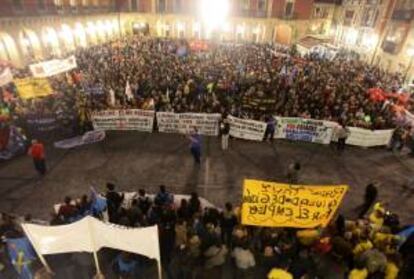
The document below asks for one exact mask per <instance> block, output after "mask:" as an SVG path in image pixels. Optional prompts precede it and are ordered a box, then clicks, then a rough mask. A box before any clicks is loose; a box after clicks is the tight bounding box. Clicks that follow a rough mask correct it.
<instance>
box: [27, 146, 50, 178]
mask: <svg viewBox="0 0 414 279" xmlns="http://www.w3.org/2000/svg"><path fill="white" fill-rule="evenodd" d="M27 154H28V155H29V156H30V157H32V158H33V164H34V167H35V169H36V171H37V172H38V173H39V174H40V175H42V176H43V175H45V174H46V160H45V147H44V145H43V143H41V142H39V141H37V140H35V139H34V140H32V145H31V146H30V148H29V151H28V152H27Z"/></svg>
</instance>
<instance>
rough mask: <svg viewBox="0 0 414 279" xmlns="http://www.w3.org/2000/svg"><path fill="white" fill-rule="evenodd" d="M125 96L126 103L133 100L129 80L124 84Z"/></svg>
mask: <svg viewBox="0 0 414 279" xmlns="http://www.w3.org/2000/svg"><path fill="white" fill-rule="evenodd" d="M125 95H126V96H127V99H128V101H131V100H133V99H134V95H132V90H131V86H130V85H129V80H128V81H127V83H126V86H125Z"/></svg>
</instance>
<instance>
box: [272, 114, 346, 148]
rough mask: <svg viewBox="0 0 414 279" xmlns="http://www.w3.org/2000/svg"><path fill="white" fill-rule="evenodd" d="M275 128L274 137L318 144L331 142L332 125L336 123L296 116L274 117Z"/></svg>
mask: <svg viewBox="0 0 414 279" xmlns="http://www.w3.org/2000/svg"><path fill="white" fill-rule="evenodd" d="M275 118H276V119H277V128H276V131H275V138H281V139H289V140H297V141H307V142H313V143H320V144H329V143H330V142H331V138H332V134H333V130H334V127H335V126H337V125H338V124H337V123H335V122H330V121H322V120H315V119H305V118H297V117H275Z"/></svg>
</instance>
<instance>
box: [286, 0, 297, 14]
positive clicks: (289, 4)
mask: <svg viewBox="0 0 414 279" xmlns="http://www.w3.org/2000/svg"><path fill="white" fill-rule="evenodd" d="M294 7H295V3H294V2H292V1H289V2H287V3H286V6H285V17H287V18H290V17H292V15H293V9H294Z"/></svg>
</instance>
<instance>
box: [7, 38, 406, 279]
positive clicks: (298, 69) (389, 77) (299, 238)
mask: <svg viewBox="0 0 414 279" xmlns="http://www.w3.org/2000/svg"><path fill="white" fill-rule="evenodd" d="M74 54H75V56H76V61H77V64H78V67H77V68H76V69H74V70H73V71H71V72H68V73H65V74H60V75H56V76H53V77H49V78H48V80H49V82H50V83H51V86H52V88H53V89H54V92H55V94H53V95H50V96H47V97H43V98H39V99H29V100H24V99H21V98H20V97H19V94H18V92H17V88H16V86H15V85H14V84H13V83H10V84H8V85H5V86H2V87H0V124H1V126H0V131H1V130H2V129H4V127H9V126H17V127H21V128H22V129H23V130H24V131H25V132H26V133H28V134H29V138H34V137H38V136H39V135H40V136H42V135H43V134H44V133H45V132H47V131H48V129H55V128H60V127H67V128H68V129H69V130H70V131H71V132H72V133H82V132H84V131H86V130H88V129H90V113H91V111H93V110H103V109H117V108H139V109H149V110H156V111H171V112H205V113H222V114H223V115H226V114H231V115H234V116H237V117H241V118H249V119H256V120H262V121H266V122H267V123H268V122H269V121H270V122H271V121H272V120H271V119H272V118H269V116H273V115H276V116H291V117H303V118H313V119H322V120H331V121H335V122H338V123H340V124H341V125H343V126H346V125H348V126H356V127H363V128H368V129H386V128H394V127H395V125H396V124H395V108H394V107H393V99H392V98H391V99H390V100H387V101H381V102H377V101H375V100H373V99H372V92H370V89H372V88H380V89H381V90H382V91H384V92H390V94H399V92H400V91H401V88H402V85H403V78H402V76H401V75H400V74H399V73H389V72H386V71H384V70H381V69H380V68H378V67H376V66H372V65H368V64H367V63H365V62H362V61H359V60H355V59H349V57H347V56H346V55H339V56H337V57H336V58H335V59H333V60H326V59H320V58H318V57H317V56H313V55H308V56H305V57H301V56H299V55H297V53H296V52H295V50H294V49H288V48H285V47H276V46H273V45H270V44H264V45H258V44H213V43H211V44H210V45H209V49H208V50H207V51H201V50H195V49H191V47H190V45H189V43H188V42H187V41H185V40H173V39H159V38H149V37H141V36H135V37H128V38H122V39H118V40H116V41H112V42H108V43H105V44H103V45H99V46H93V47H90V48H87V49H78V50H76V52H75V53H74ZM13 73H14V77H15V78H23V77H28V76H30V74H29V72H28V71H27V70H17V69H13ZM399 105H401V104H399ZM403 107H404V108H405V109H407V110H408V111H410V110H412V108H413V107H412V101H411V99H406V100H404V102H403ZM50 115H52V116H50ZM49 116H50V117H49ZM47 117H49V118H52V119H54V121H55V122H56V124H55V125H50V122H47V124H48V125H47V126H44V127H43V128H42V129H40V130H39V127H40V126H41V124H42V123H43V124H44V122H41V121H39V122H36V121H35V120H36V119H38V118H40V119H45V118H47ZM269 119H270V120H269ZM31 123H35V125H30V124H31ZM268 124H269V123H268ZM270 124H272V123H270ZM272 125H273V126H274V125H275V124H274V123H273V124H272ZM405 125H406V124H404V125H403V126H402V127H400V128H399V129H397V132H396V135H395V137H394V138H393V142H392V147H395V148H397V149H399V148H401V146H403V144H404V141H405V140H406V139H409V138H410V137H413V135H412V132H411V127H410V126H405ZM228 129H229V127H228V124H227V123H224V125H223V130H225V131H226V135H228ZM272 132H273V133H274V130H273V131H272V130H267V132H266V138H267V137H268V136H270V138H272V136H271V135H272ZM36 133H37V134H36ZM344 138H345V137H344ZM227 140H228V138H224V139H223V146H224V147H223V148H224V149H225V148H227V145H228V142H227ZM191 142H192V146H191V148H192V149H191V151H192V153H193V156H194V158H195V161H196V162H197V160H198V161H199V160H200V159H199V157H200V154H199V152H200V150H199V149H200V146H199V145H200V144H199V140H198V138H194V137H193V138H191ZM0 143H1V141H0ZM34 143H35V144H36V142H34ZM3 148H4V146H2V145H0V152H1V151H2V149H3ZM35 151H36V150H33V149H32V150H30V152H31V154H32V156H33V157H34V158H35V156H34V155H35V153H36V154H38V156H37V155H36V156H37V157H38V158H37V159H38V161H39V162H38V163H39V165H38V170H39V171H40V172H43V171H46V167H45V166H44V165H43V164H44V162H43V163H42V162H41V161H42V160H43V161H44V156H41V155H42V152H40V151H38V150H37V151H36V152H35ZM299 170H300V165H299V164H294V165H292V167H291V170H290V177H289V179H290V180H292V181H295V180H297V173H298V172H299ZM373 187H374V186H372V185H371V186H370V187H369V188H368V187H367V192H370V193H371V194H367V197H366V200H365V201H364V204H363V205H362V207H361V209H359V214H358V215H359V216H358V219H355V220H345V218H344V217H343V216H341V215H339V216H337V218H336V219H335V220H333V221H332V223H331V224H330V225H329V226H328V227H326V228H314V229H302V230H299V229H294V228H264V227H248V226H243V225H242V224H241V222H240V211H239V209H238V207H237V206H233V205H232V204H230V203H227V204H225V206H224V209H223V210H219V209H218V208H213V207H204V206H203V205H202V203H201V202H200V199H199V197H198V196H197V194H196V193H193V194H192V195H191V198H190V199H188V200H185V199H183V200H182V201H181V203H180V204H179V205H177V204H175V203H174V198H173V194H171V193H169V192H168V191H167V189H166V188H165V186H161V187H160V191H159V193H157V194H156V195H155V197H154V198H150V197H149V196H148V195H147V193H146V192H145V190H143V189H141V190H140V191H139V194H138V196H137V197H135V198H134V199H132V200H131V201H130V203H128V205H127V206H126V205H125V197H124V196H123V195H122V194H121V193H118V192H117V191H116V188H115V186H114V185H113V184H110V183H109V184H108V185H107V192H106V194H105V196H106V199H105V202H103V199H101V198H99V195H97V194H96V193H95V192H94V193H93V194H92V195H91V196H88V195H84V196H83V197H82V198H81V199H79V200H76V201H74V200H72V199H71V198H70V197H66V198H65V202H64V204H63V205H61V206H60V208H59V210H58V211H57V212H56V213H55V214H54V215H53V219H52V221H51V222H50V224H51V225H59V224H67V223H71V222H74V221H76V220H79V219H80V218H82V217H83V216H86V215H93V216H95V217H97V218H101V219H103V218H104V215H105V214H106V213H107V214H108V218H109V219H108V220H109V221H110V222H112V223H116V224H120V225H123V226H128V227H143V226H148V225H158V227H159V231H160V245H161V256H162V265H163V270H164V272H165V273H166V274H167V276H168V277H167V278H173V279H175V278H177V279H185V278H213V277H215V276H220V274H224V273H226V272H230V273H229V274H231V275H230V276H231V277H233V278H270V279H276V278H277V279H279V278H283V279H289V278H303V279H305V278H351V279H363V278H367V279H377V278H386V279H393V278H402V279H409V278H414V269H413V267H414V256H413V255H414V251H413V247H414V246H413V244H414V242H413V241H414V238H413V235H412V234H411V232H412V231H414V229H412V228H406V227H403V226H401V225H400V224H399V222H398V219H397V218H394V217H395V216H394V215H393V214H390V213H389V212H388V211H387V210H386V209H385V208H384V205H382V204H381V203H375V202H376V197H374V198H373V197H372V196H373V195H374V194H372V193H373V192H375V190H373ZM374 188H375V187H374ZM26 221H30V218H28V219H27V220H26ZM407 229H408V230H409V232H410V233H407ZM16 235H18V236H21V229H20V228H19V226H18V224H16V223H15V222H14V221H13V219H12V218H9V217H7V216H6V217H4V218H3V221H2V224H0V236H1V237H5V239H7V238H8V237H13V236H16ZM143 262H145V263H147V262H146V261H143V260H142V259H141V258H140V259H137V258H136V256H135V255H131V254H128V253H123V252H122V253H117V254H116V256H115V257H114V261H113V262H112V264H111V268H112V271H113V272H114V273H115V274H118V275H119V276H120V277H122V278H139V277H138V276H140V274H142V272H143V270H144V269H145V268H146V265H145V264H143ZM86 278H88V277H86ZM226 278H227V277H226Z"/></svg>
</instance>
